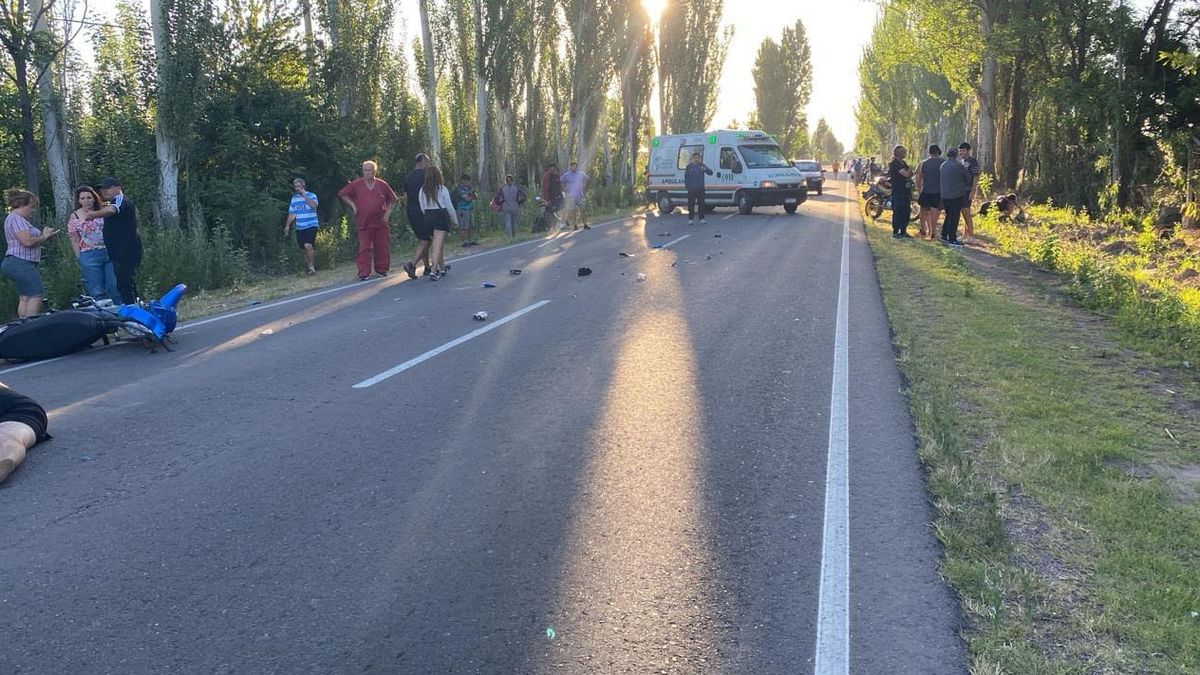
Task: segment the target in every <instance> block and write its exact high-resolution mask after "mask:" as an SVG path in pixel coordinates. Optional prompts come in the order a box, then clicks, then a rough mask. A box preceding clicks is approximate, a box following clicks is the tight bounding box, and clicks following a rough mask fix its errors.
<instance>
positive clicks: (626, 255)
mask: <svg viewBox="0 0 1200 675" xmlns="http://www.w3.org/2000/svg"><path fill="white" fill-rule="evenodd" d="M617 255H619V256H621V257H622V258H632V257H634V255H635V254H633V253H626V252H625V251H621V252H620V253H618V254H617Z"/></svg>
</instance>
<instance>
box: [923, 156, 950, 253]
mask: <svg viewBox="0 0 1200 675" xmlns="http://www.w3.org/2000/svg"><path fill="white" fill-rule="evenodd" d="M945 161H946V160H945V159H943V158H942V149H941V148H940V147H938V145H937V144H936V143H934V144H933V145H931V146H929V156H928V157H926V158H925V161H923V162H921V163H920V164H919V165H917V204H918V205H919V206H920V207H921V213H920V218H921V231H920V234H921V236H924V237H929V239H930V240H932V239H933V238H934V237H936V236H937V235H936V228H937V222H938V217H940V216H941V214H942V162H945Z"/></svg>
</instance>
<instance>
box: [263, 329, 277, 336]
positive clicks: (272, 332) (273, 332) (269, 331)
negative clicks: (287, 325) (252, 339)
mask: <svg viewBox="0 0 1200 675" xmlns="http://www.w3.org/2000/svg"><path fill="white" fill-rule="evenodd" d="M274 334H275V331H274V330H271V329H270V328H268V329H266V330H264V331H263V332H261V333H259V335H274Z"/></svg>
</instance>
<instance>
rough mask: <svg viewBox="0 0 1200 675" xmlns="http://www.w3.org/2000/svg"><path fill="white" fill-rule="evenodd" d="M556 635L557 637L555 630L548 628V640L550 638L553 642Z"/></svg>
mask: <svg viewBox="0 0 1200 675" xmlns="http://www.w3.org/2000/svg"><path fill="white" fill-rule="evenodd" d="M555 635H556V633H555V632H554V629H553V628H547V629H546V637H548V638H550V639H551V640H553V639H554V636H555Z"/></svg>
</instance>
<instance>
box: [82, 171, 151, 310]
mask: <svg viewBox="0 0 1200 675" xmlns="http://www.w3.org/2000/svg"><path fill="white" fill-rule="evenodd" d="M100 196H101V197H103V198H104V201H105V202H106V204H105V206H103V207H102V208H100V209H99V210H97V211H93V212H91V213H89V214H87V218H88V219H92V218H103V219H104V246H105V248H107V249H108V257H109V259H110V260H112V264H113V272H115V273H116V277H117V292H118V293H120V295H121V302H123V303H124V304H127V305H132V304H135V303H136V302H137V301H138V297H139V296H138V292H137V282H136V280H135V278H134V277H135V275H136V274H137V268H138V266H139V265H141V264H142V239H141V237H140V236H138V222H137V207H136V206H134V204H133V201H132V200H131V199H129V198H128V197H126V196H125V193H124V192H123V191H122V189H121V181H120V180H118V179H116V178H113V177H112V176H109V177H108V178H105V179H104V180H102V181H100Z"/></svg>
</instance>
